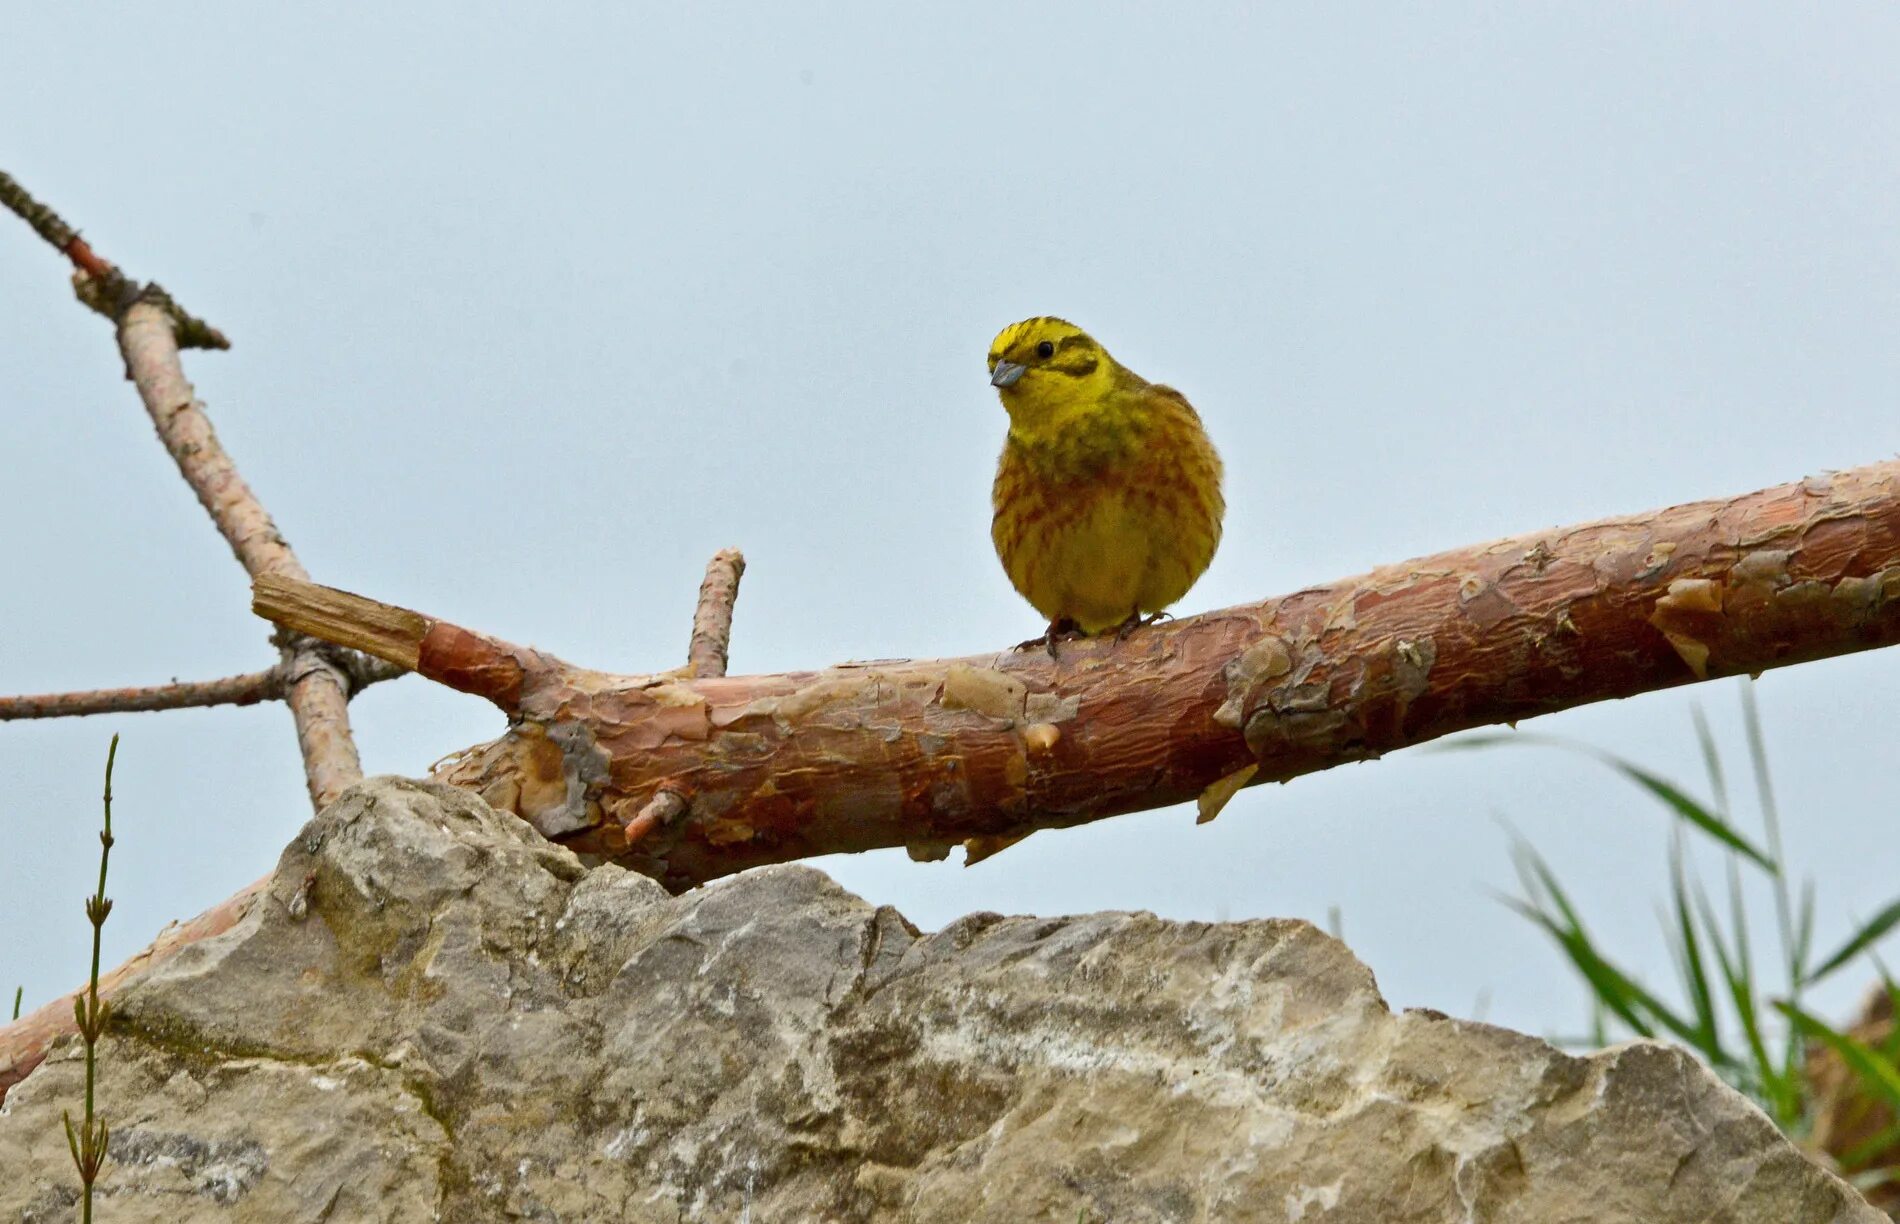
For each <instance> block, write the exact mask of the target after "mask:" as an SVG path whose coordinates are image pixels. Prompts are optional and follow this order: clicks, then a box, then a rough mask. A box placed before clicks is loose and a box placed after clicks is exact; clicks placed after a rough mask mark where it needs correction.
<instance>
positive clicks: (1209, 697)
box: [255, 462, 1900, 889]
mask: <svg viewBox="0 0 1900 1224" xmlns="http://www.w3.org/2000/svg"><path fill="white" fill-rule="evenodd" d="M352 600H354V601H356V604H359V605H362V606H364V607H366V608H369V609H376V610H379V611H376V612H375V614H374V615H375V617H376V618H380V620H381V622H383V623H385V624H396V625H407V626H411V628H410V629H408V630H405V633H404V635H401V640H399V641H394V642H392V641H390V640H387V639H388V633H387V631H386V630H385V631H383V632H382V636H381V637H379V636H378V635H377V634H361V633H358V634H351V633H347V632H344V633H339V632H338V631H337V630H336V629H335V628H334V627H332V628H331V629H329V630H327V631H326V629H325V628H324V627H323V626H324V624H325V623H326V621H325V620H324V619H323V618H311V619H303V618H301V613H300V611H299V609H300V608H301V607H302V606H304V604H306V603H311V604H313V605H314V604H317V603H321V604H324V605H325V607H326V615H327V616H329V617H330V618H331V620H332V621H333V620H334V616H335V606H334V605H336V604H338V603H339V602H340V603H341V604H342V605H343V606H345V607H349V606H353V605H352V604H351V601H352ZM255 606H256V607H257V608H258V610H259V612H260V614H261V615H265V616H268V617H270V618H272V619H275V620H278V621H279V622H280V623H283V624H286V625H288V626H290V627H292V628H294V629H297V630H299V631H302V632H310V633H318V634H323V635H325V636H331V635H332V634H334V635H335V640H338V641H342V642H345V643H346V644H348V645H351V646H355V647H358V648H360V649H365V650H369V651H370V652H371V653H375V654H378V655H380V656H381V657H384V658H388V659H391V660H393V661H397V662H403V663H405V664H407V663H408V662H409V661H410V660H413V661H414V664H415V666H416V669H417V670H418V671H420V672H421V673H422V674H423V675H425V676H429V677H431V678H433V679H436V680H439V681H441V682H442V683H445V684H448V685H450V686H452V687H455V688H459V689H462V690H463V691H466V692H473V693H477V694H480V695H482V696H485V697H487V698H489V699H490V700H491V701H494V702H495V703H496V704H497V705H499V706H500V707H501V708H502V709H504V710H505V711H507V712H508V713H509V714H510V715H511V716H512V722H513V725H512V726H511V728H510V730H509V731H508V733H507V734H506V735H504V736H503V737H502V738H501V739H499V740H496V741H494V742H492V743H490V744H485V745H482V746H480V747H478V748H474V749H471V750H469V751H468V752H466V753H463V754H461V755H460V756H459V757H458V758H457V759H455V760H453V761H452V762H450V763H448V764H446V765H444V766H443V767H442V768H441V769H440V770H439V776H440V777H442V778H443V779H444V780H446V781H450V782H454V783H456V784H458V785H463V786H467V787H470V788H473V789H476V790H478V791H480V792H481V793H482V795H483V796H484V797H485V798H487V799H488V800H489V801H490V802H491V803H494V804H496V805H497V806H499V807H502V808H505V809H508V810H511V811H514V812H516V813H518V814H519V815H521V816H522V817H523V818H525V819H527V820H529V821H530V822H532V823H533V824H535V825H536V827H537V828H539V829H541V830H542V831H543V832H544V833H546V834H547V835H549V836H551V837H558V838H560V839H561V840H563V841H564V842H566V843H567V844H569V845H571V846H574V847H575V848H576V849H579V850H582V851H585V852H590V853H595V854H600V855H605V856H608V857H613V858H618V859H621V860H622V861H624V862H626V863H627V865H629V866H631V867H634V868H635V869H637V870H640V871H642V872H645V873H646V874H648V875H651V876H653V877H655V878H657V879H659V880H661V881H662V882H664V883H665V884H667V885H668V886H669V887H671V888H674V889H683V888H688V887H691V886H693V885H696V884H700V883H703V882H705V881H707V880H711V879H715V878H717V877H719V876H723V875H727V874H730V873H732V872H735V871H739V870H741V869H743V868H746V867H752V866H756V865H758V864H761V863H771V862H781V861H785V860H788V859H797V858H804V857H807V856H810V855H816V854H834V853H838V852H841V851H856V850H869V849H873V848H877V847H883V846H909V847H911V848H912V851H913V853H914V854H917V855H918V856H920V857H925V858H930V857H942V853H943V851H944V849H945V848H946V847H947V846H949V845H951V844H953V843H963V844H965V845H966V846H968V847H970V848H971V849H973V850H976V851H977V852H978V853H982V852H993V849H994V848H995V847H997V846H999V845H1002V844H1007V843H1008V841H1010V840H1013V839H1016V838H1020V837H1022V836H1024V835H1026V834H1028V833H1030V832H1033V831H1035V830H1037V829H1044V828H1055V827H1061V826H1066V825H1074V824H1080V823H1083V822H1085V821H1090V820H1097V819H1100V818H1102V817H1105V816H1112V815H1116V814H1118V813H1122V812H1130V811H1137V810H1141V809H1146V808H1154V807H1160V806H1163V805H1166V804H1172V803H1178V802H1181V801H1184V800H1189V799H1194V798H1196V797H1198V796H1202V795H1203V794H1204V793H1206V794H1207V802H1204V803H1203V805H1202V816H1203V818H1211V816H1212V814H1213V812H1216V811H1218V810H1219V806H1220V804H1221V803H1223V802H1225V800H1226V799H1227V798H1228V797H1229V796H1230V795H1231V792H1232V791H1233V790H1237V789H1238V788H1239V786H1240V785H1243V784H1244V785H1253V784H1258V783H1260V782H1266V781H1284V780H1286V779H1289V778H1293V777H1297V776H1299V775H1300V774H1304V773H1311V772H1313V771H1315V770H1320V769H1325V768H1328V767H1330V766H1333V765H1337V764H1340V763H1342V762H1345V761H1356V760H1364V759H1367V758H1370V757H1376V756H1378V755H1380V754H1382V753H1385V752H1389V751H1392V750H1393V749H1396V748H1402V747H1405V746H1407V745H1409V744H1416V743H1420V742H1423V741H1426V740H1430V739H1434V738H1436V737H1438V736H1442V735H1447V734H1450V733H1451V732H1454V731H1460V730H1464V729H1466V728H1469V727H1475V726H1481V725H1485V724H1490V723H1500V722H1516V721H1517V720H1519V719H1524V718H1531V717H1534V716H1536V715H1538V714H1546V713H1550V712H1552V711H1555V710H1560V709H1567V708H1570V707H1573V706H1578V705H1584V704H1587V703H1590V702H1594V701H1603V700H1607V699H1610V698H1615V697H1628V696H1632V695H1634V694H1636V693H1641V692H1646V691H1649V690H1652V689H1661V688H1668V687H1672V686H1674V685H1679V684H1686V683H1690V682H1692V681H1695V680H1699V679H1707V678H1711V677H1717V676H1728V675H1736V674H1743V673H1757V672H1760V671H1763V670H1765V669H1767V668H1771V667H1779V666H1783V665H1786V664H1789V663H1798V662H1802V661H1804V660H1808V659H1816V658H1822V657H1825V656H1829V655H1837V654H1844V653H1847V652H1850V651H1855V650H1862V649H1866V648H1869V647H1874V646H1882V645H1888V644H1890V643H1893V642H1895V641H1900V462H1889V463H1881V464H1873V465H1870V466H1867V467H1863V468H1857V469H1854V470H1852V471H1847V472H1840V473H1836V474H1834V475H1832V476H1829V477H1822V478H1815V479H1810V480H1804V481H1801V482H1799V483H1796V484H1790V485H1783V486H1779V487H1777V488H1772V489H1766V490H1763V491H1760V492H1757V493H1750V494H1747V495H1745V496H1741V497H1736V498H1728V499H1718V500H1713V501H1706V502H1698V503H1694V504H1691V505H1685V506H1677V507H1674V508H1671V509H1667V510H1660V511H1656V512H1653V513H1650V514H1642V515H1635V516H1631V517H1627V518H1619V519H1607V520H1604V521H1601V522H1596V523H1587V524H1583V525H1581V526H1575V527H1568V528H1561V529H1556V530H1552V531H1546V532H1537V533H1534V534H1531V535H1525V536H1520V537H1517V538H1514V539H1507V540H1500V541H1496V542H1493V543H1489V544H1481V545H1477V546H1474V547H1469V548H1462V549H1456V550H1453V551H1450V552H1445V553H1440V554H1438V555H1437V556H1433V557H1427V558H1423V559H1419V560H1415V561H1409V562H1404V563H1401V564H1398V565H1389V566H1384V567H1381V568H1379V569H1376V570H1374V571H1372V572H1371V573H1369V574H1364V575H1361V576H1359V577H1356V578H1349V579H1346V580H1344V581H1342V582H1337V583H1331V584H1328V585H1325V586H1318V587H1312V588H1309V589H1307V590H1303V591H1297V592H1295V593H1293V594H1291V595H1286V596H1282V597H1280V598H1277V599H1268V600H1264V601H1262V602H1260V603H1255V604H1247V605H1243V606H1240V607H1234V608H1227V609H1223V610H1220V611H1216V612H1209V613H1205V614H1203V615H1200V616H1193V617H1187V618H1185V619H1182V620H1178V621H1174V622H1172V623H1170V624H1167V625H1165V626H1158V627H1153V628H1148V629H1144V630H1141V631H1139V632H1137V633H1135V634H1133V635H1131V636H1130V637H1128V638H1127V639H1126V640H1122V641H1117V640H1115V639H1114V638H1112V637H1109V638H1100V639H1092V640H1088V641H1083V642H1077V643H1072V644H1065V646H1064V647H1063V650H1062V653H1061V657H1060V658H1058V659H1053V660H1052V659H1050V658H1049V657H1048V655H1047V654H1046V653H1045V652H1041V651H1023V652H1017V651H1002V652H999V653H996V654H991V655H983V656H977V657H973V658H968V659H955V660H930V661H912V660H885V661H877V662H869V663H849V664H844V665H841V666H838V667H833V668H829V669H826V670H824V671H814V672H794V673H787V674H782V675H770V676H746V677H731V678H708V679H693V678H687V677H682V676H679V675H677V674H665V675H655V676H614V675H607V674H603V673H599V672H593V671H588V670H586V669H583V668H577V667H572V666H570V665H568V664H565V663H563V662H561V661H560V660H558V659H555V658H552V657H551V656H548V655H546V654H543V653H541V652H538V651H534V650H531V649H528V648H525V647H519V646H513V645H510V644H508V643H505V642H500V641H498V640H496V639H493V638H489V637H487V636H485V635H482V634H479V633H475V632H472V631H470V630H466V629H462V628H459V627H457V626H454V625H450V624H447V623H446V622H441V621H434V620H430V619H428V618H426V617H420V616H417V615H416V614H414V613H404V612H402V611H401V610H398V609H390V608H389V607H388V606H387V605H380V604H375V603H374V601H369V600H361V599H360V597H353V596H345V595H342V594H341V593H337V592H329V591H327V590H325V589H324V588H311V587H306V586H304V585H303V584H299V583H285V582H280V581H277V580H274V579H273V580H266V581H262V582H260V583H259V584H258V587H257V596H256V605H255ZM405 616H407V617H412V618H414V619H413V620H410V621H405V620H404V619H403V617H405ZM1248 770H1251V771H1252V772H1251V773H1249V774H1248V775H1247V776H1246V777H1244V778H1239V777H1237V776H1236V775H1239V774H1241V773H1242V772H1243V771H1248ZM1223 782H1225V784H1224V785H1222V783H1223ZM1210 788H1213V790H1212V791H1211V792H1210ZM662 793H670V794H672V795H674V796H676V797H677V799H678V800H680V801H682V802H683V804H684V808H683V812H672V813H671V814H672V817H673V818H672V819H670V820H661V819H658V817H659V816H661V815H666V814H668V813H669V812H671V809H672V808H673V807H674V806H675V805H674V804H673V803H672V802H671V801H669V802H667V803H666V804H663V805H661V806H660V807H655V806H652V805H653V804H654V801H655V799H656V797H657V796H659V795H661V794H662ZM662 808H664V809H666V811H662V810H661V809H662ZM630 826H631V830H632V831H633V832H634V833H636V834H637V836H635V837H634V839H633V840H632V842H631V844H630V842H629V837H628V832H629V827H630ZM971 843H974V845H971Z"/></svg>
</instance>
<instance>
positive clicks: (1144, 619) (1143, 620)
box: [1115, 611, 1174, 642]
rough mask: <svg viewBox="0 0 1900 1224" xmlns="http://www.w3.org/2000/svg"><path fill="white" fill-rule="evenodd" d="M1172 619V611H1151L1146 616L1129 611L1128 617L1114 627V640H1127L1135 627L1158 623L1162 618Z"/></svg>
mask: <svg viewBox="0 0 1900 1224" xmlns="http://www.w3.org/2000/svg"><path fill="white" fill-rule="evenodd" d="M1173 619H1174V614H1173V613H1172V612H1155V613H1151V614H1150V615H1148V616H1143V615H1142V614H1141V613H1140V612H1139V611H1136V612H1130V613H1129V614H1128V619H1127V620H1125V621H1123V622H1122V623H1121V624H1120V625H1117V626H1116V627H1115V640H1116V641H1118V642H1125V641H1127V640H1128V635H1129V634H1131V633H1133V632H1134V631H1135V630H1137V629H1140V628H1143V627H1144V626H1147V625H1153V624H1158V623H1159V622H1161V621H1164V620H1173Z"/></svg>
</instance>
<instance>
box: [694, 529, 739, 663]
mask: <svg viewBox="0 0 1900 1224" xmlns="http://www.w3.org/2000/svg"><path fill="white" fill-rule="evenodd" d="M744 576H745V558H744V557H743V556H741V555H740V554H739V550H738V549H736V548H722V549H720V550H719V551H718V552H716V553H714V554H713V557H712V560H711V561H708V562H707V563H706V577H705V579H704V580H702V581H701V582H700V584H699V604H698V606H697V607H695V608H694V609H693V636H692V640H691V641H690V642H688V643H687V646H686V673H687V675H689V676H698V677H700V678H702V679H703V678H707V677H712V676H723V675H725V674H726V655H727V652H728V651H729V650H730V649H731V646H732V606H733V604H734V603H736V602H737V601H738V599H739V579H740V578H742V577H744Z"/></svg>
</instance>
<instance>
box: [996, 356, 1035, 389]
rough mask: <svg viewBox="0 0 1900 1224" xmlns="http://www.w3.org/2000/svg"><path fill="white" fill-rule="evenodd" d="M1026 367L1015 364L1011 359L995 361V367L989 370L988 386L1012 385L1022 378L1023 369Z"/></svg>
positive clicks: (1026, 367)
mask: <svg viewBox="0 0 1900 1224" xmlns="http://www.w3.org/2000/svg"><path fill="white" fill-rule="evenodd" d="M1028 368H1029V367H1028V366H1021V365H1017V364H1016V363H1015V362H1013V361H999V362H997V363H996V368H995V369H994V370H991V371H990V386H992V387H1013V386H1015V385H1016V383H1017V380H1018V379H1020V378H1022V376H1023V371H1024V370H1027V369H1028Z"/></svg>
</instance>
